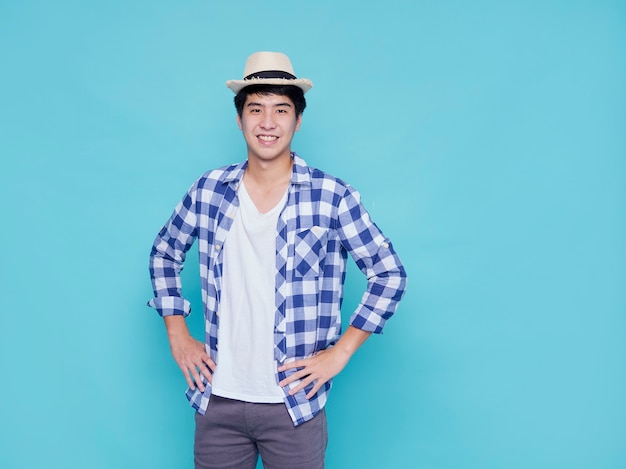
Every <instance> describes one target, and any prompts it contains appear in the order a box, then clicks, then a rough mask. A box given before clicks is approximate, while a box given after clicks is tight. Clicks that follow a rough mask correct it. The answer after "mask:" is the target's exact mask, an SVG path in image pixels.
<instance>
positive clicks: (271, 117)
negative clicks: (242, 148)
mask: <svg viewBox="0 0 626 469" xmlns="http://www.w3.org/2000/svg"><path fill="white" fill-rule="evenodd" d="M301 121H302V116H297V117H296V109H295V107H294V104H293V102H292V101H291V99H289V98H288V97H287V96H278V95H273V94H270V95H259V94H250V95H248V97H247V98H246V102H245V104H244V105H243V111H242V113H241V117H239V116H237V124H239V128H240V129H241V131H242V132H243V137H244V139H245V140H246V143H247V145H248V158H249V159H250V158H252V159H258V160H260V161H265V162H271V161H274V160H279V159H281V158H289V154H290V152H291V140H292V139H293V134H294V133H295V132H297V131H298V129H299V128H300V123H301Z"/></svg>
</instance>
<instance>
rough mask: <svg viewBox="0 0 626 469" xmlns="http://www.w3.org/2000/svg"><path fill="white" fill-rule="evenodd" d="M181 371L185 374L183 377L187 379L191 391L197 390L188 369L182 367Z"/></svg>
mask: <svg viewBox="0 0 626 469" xmlns="http://www.w3.org/2000/svg"><path fill="white" fill-rule="evenodd" d="M180 369H181V370H182V372H183V376H184V377H185V380H186V381H187V386H189V389H191V390H192V391H193V390H195V389H196V386H195V385H194V383H193V380H192V379H191V374H190V373H189V369H188V368H187V367H182V366H181V367H180Z"/></svg>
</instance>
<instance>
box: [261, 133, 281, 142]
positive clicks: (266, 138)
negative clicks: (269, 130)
mask: <svg viewBox="0 0 626 469" xmlns="http://www.w3.org/2000/svg"><path fill="white" fill-rule="evenodd" d="M259 138H260V139H261V140H263V141H264V142H271V141H273V140H276V139H277V138H278V137H276V136H274V135H259Z"/></svg>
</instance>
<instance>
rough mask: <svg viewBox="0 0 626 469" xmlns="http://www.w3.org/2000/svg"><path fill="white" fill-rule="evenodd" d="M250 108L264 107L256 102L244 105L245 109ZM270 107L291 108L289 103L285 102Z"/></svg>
mask: <svg viewBox="0 0 626 469" xmlns="http://www.w3.org/2000/svg"><path fill="white" fill-rule="evenodd" d="M252 106H259V107H264V105H263V104H261V103H258V102H256V101H250V102H249V103H248V104H246V107H252ZM271 107H292V106H291V103H289V102H287V101H285V102H282V103H277V104H273V105H271Z"/></svg>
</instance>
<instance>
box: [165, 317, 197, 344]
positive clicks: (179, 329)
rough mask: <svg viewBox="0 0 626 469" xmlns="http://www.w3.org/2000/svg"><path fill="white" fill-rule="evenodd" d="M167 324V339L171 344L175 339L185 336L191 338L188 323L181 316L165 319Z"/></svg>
mask: <svg viewBox="0 0 626 469" xmlns="http://www.w3.org/2000/svg"><path fill="white" fill-rule="evenodd" d="M163 321H164V322H165V329H166V330H167V337H168V339H169V340H170V342H171V341H172V340H173V339H174V340H176V339H177V338H180V337H185V336H190V335H191V334H190V333H189V329H188V328H187V321H186V320H185V318H184V317H183V316H181V315H174V316H165V317H163Z"/></svg>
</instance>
